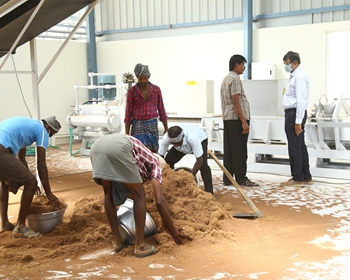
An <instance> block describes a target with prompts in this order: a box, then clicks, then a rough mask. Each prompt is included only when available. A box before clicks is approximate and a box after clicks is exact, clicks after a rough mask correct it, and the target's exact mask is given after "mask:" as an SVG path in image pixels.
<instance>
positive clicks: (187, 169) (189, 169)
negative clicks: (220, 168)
mask: <svg viewBox="0 0 350 280" xmlns="http://www.w3.org/2000/svg"><path fill="white" fill-rule="evenodd" d="M181 169H183V170H185V171H187V172H189V173H192V169H191V168H189V167H184V166H182V167H176V168H174V171H178V170H181ZM194 180H195V181H196V183H197V185H198V187H199V178H198V174H196V176H194Z"/></svg>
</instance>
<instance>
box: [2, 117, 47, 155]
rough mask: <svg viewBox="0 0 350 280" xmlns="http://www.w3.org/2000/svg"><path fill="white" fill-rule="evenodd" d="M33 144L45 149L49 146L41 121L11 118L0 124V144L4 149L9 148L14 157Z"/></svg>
mask: <svg viewBox="0 0 350 280" xmlns="http://www.w3.org/2000/svg"><path fill="white" fill-rule="evenodd" d="M34 142H35V143H36V145H37V146H39V147H43V148H45V149H46V148H47V146H48V144H49V134H48V133H47V131H46V129H45V127H44V125H43V123H42V122H41V121H39V120H33V119H30V118H25V117H13V118H9V119H6V120H4V121H2V122H1V123H0V144H1V145H2V146H4V147H5V148H11V150H12V153H13V154H14V155H17V154H18V152H19V150H20V149H22V148H25V147H28V146H31V145H32V144H33V143H34Z"/></svg>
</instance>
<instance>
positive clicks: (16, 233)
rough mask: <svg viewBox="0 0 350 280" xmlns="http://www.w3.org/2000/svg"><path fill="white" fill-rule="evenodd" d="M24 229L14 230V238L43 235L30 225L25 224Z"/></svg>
mask: <svg viewBox="0 0 350 280" xmlns="http://www.w3.org/2000/svg"><path fill="white" fill-rule="evenodd" d="M22 228H24V231H22V232H21V231H18V229H17V230H16V231H12V238H35V237H41V236H43V235H42V234H41V233H40V232H36V231H34V230H32V229H30V228H28V227H25V226H23V227H22Z"/></svg>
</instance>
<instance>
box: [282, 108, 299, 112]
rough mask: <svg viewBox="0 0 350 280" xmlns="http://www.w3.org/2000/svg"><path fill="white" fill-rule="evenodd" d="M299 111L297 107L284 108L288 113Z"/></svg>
mask: <svg viewBox="0 0 350 280" xmlns="http://www.w3.org/2000/svg"><path fill="white" fill-rule="evenodd" d="M296 111H297V108H289V109H285V110H284V113H288V112H294V113H295V112H296Z"/></svg>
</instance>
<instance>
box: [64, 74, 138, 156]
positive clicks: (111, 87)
mask: <svg viewBox="0 0 350 280" xmlns="http://www.w3.org/2000/svg"><path fill="white" fill-rule="evenodd" d="M95 76H97V78H98V85H95V84H94V81H93V80H94V79H93V78H94V77H95ZM89 77H90V83H89V85H88V86H74V89H75V95H76V104H75V107H74V111H73V112H72V113H70V114H68V116H67V118H66V123H67V125H68V126H69V128H70V131H71V137H72V136H74V139H76V140H82V143H81V149H80V152H81V154H82V155H89V154H90V147H91V144H92V143H93V142H94V141H96V140H97V139H98V138H99V137H101V136H103V135H106V134H111V133H124V132H125V130H124V122H123V119H124V115H125V98H126V92H127V89H128V88H129V87H131V86H132V84H133V83H134V78H133V75H132V74H131V73H89ZM117 78H119V80H118V81H117ZM84 88H85V89H93V90H97V91H98V98H97V99H96V98H93V99H92V100H89V101H87V102H84V103H81V102H80V100H79V89H84Z"/></svg>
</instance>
